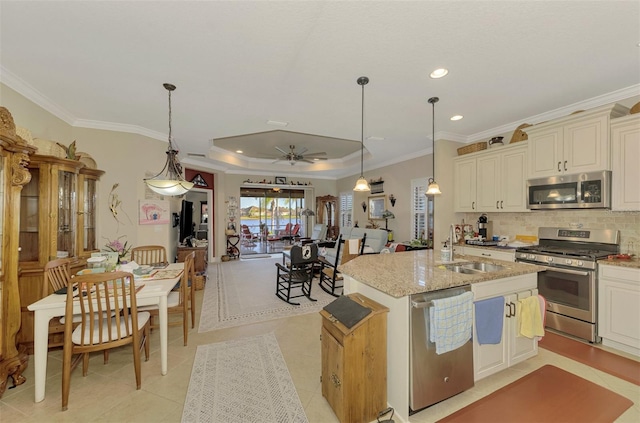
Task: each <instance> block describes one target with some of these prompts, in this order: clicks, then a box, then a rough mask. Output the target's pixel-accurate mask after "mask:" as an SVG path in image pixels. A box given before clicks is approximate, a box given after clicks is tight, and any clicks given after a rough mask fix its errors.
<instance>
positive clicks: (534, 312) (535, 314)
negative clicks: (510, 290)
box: [516, 295, 544, 338]
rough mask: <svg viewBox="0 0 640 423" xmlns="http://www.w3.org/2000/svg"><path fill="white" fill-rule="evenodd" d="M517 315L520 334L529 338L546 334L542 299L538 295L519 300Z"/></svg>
mask: <svg viewBox="0 0 640 423" xmlns="http://www.w3.org/2000/svg"><path fill="white" fill-rule="evenodd" d="M516 316H517V319H518V320H517V321H518V327H519V331H518V333H519V335H521V336H526V337H527V338H533V337H535V336H544V326H543V325H542V316H541V315H540V299H539V298H538V296H537V295H532V296H530V297H527V298H523V299H521V300H518V307H517V309H516Z"/></svg>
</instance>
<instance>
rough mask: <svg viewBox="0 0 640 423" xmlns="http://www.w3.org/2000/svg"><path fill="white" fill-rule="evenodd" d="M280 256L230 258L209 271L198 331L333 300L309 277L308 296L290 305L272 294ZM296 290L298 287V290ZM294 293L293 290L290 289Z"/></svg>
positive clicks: (308, 309)
mask: <svg viewBox="0 0 640 423" xmlns="http://www.w3.org/2000/svg"><path fill="white" fill-rule="evenodd" d="M278 260H280V261H281V260H282V258H269V259H261V260H246V261H232V262H231V261H230V262H225V263H220V264H218V265H217V266H216V269H215V270H214V269H211V268H210V270H209V275H210V276H211V280H210V281H207V284H206V286H205V290H204V295H203V300H202V312H201V314H200V325H199V327H198V332H200V333H202V332H208V331H211V330H216V329H222V328H228V327H233V326H240V325H246V324H251V323H258V322H264V321H267V320H274V319H280V318H283V317H291V316H298V315H301V314H307V313H318V312H319V311H320V310H322V308H323V307H324V306H325V305H327V304H329V303H330V302H331V301H333V300H335V297H333V296H331V295H329V294H327V293H326V292H324V291H323V290H322V289H320V286H319V285H318V280H317V279H314V280H313V285H312V288H311V298H314V299H316V300H317V301H316V302H313V301H309V300H308V299H307V298H306V297H298V298H295V299H293V300H292V301H294V302H298V303H300V305H298V306H294V305H290V304H287V303H285V302H284V301H282V300H281V299H279V298H278V297H276V266H275V263H276V262H277V261H278ZM298 291H299V290H298ZM294 292H295V291H294Z"/></svg>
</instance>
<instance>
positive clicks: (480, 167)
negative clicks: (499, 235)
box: [476, 153, 501, 212]
mask: <svg viewBox="0 0 640 423" xmlns="http://www.w3.org/2000/svg"><path fill="white" fill-rule="evenodd" d="M500 167H501V166H500V154H497V153H496V154H490V155H486V156H482V157H478V159H477V169H476V175H477V178H478V182H477V186H476V189H477V191H476V192H477V194H476V201H477V202H478V207H477V210H478V211H481V212H495V211H500V188H501V180H500V173H501V172H500Z"/></svg>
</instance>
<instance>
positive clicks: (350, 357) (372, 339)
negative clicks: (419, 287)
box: [320, 294, 389, 423]
mask: <svg viewBox="0 0 640 423" xmlns="http://www.w3.org/2000/svg"><path fill="white" fill-rule="evenodd" d="M348 297H349V298H351V299H352V300H353V301H355V302H357V303H359V304H360V305H362V306H364V307H366V308H369V309H371V313H369V314H368V315H367V316H365V317H364V318H363V319H362V320H360V321H359V322H358V323H356V324H355V325H354V326H353V327H351V328H348V327H346V326H345V325H343V324H342V323H341V322H340V321H338V320H337V319H336V318H335V317H333V316H332V315H331V314H330V313H328V312H327V311H326V310H322V311H320V315H321V316H322V335H321V336H322V346H321V350H322V396H323V397H325V398H326V400H327V402H328V403H329V405H330V406H331V408H332V409H333V412H334V413H335V414H336V416H337V417H338V420H340V422H341V423H348V422H349V423H350V422H362V423H366V422H370V421H374V420H376V418H377V417H378V413H379V412H380V411H382V410H384V409H385V408H387V312H388V311H389V309H388V308H387V307H385V306H383V305H381V304H379V303H377V302H375V301H373V300H371V299H369V298H367V297H365V296H364V295H361V294H349V295H348Z"/></svg>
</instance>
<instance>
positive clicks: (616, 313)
mask: <svg viewBox="0 0 640 423" xmlns="http://www.w3.org/2000/svg"><path fill="white" fill-rule="evenodd" d="M598 272H599V277H598V288H599V293H598V336H600V337H602V343H603V344H604V345H607V346H610V347H613V348H617V349H619V350H622V351H626V352H628V353H631V354H635V355H637V356H640V308H638V304H640V269H632V268H628V267H619V266H608V265H602V264H600V265H598Z"/></svg>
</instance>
